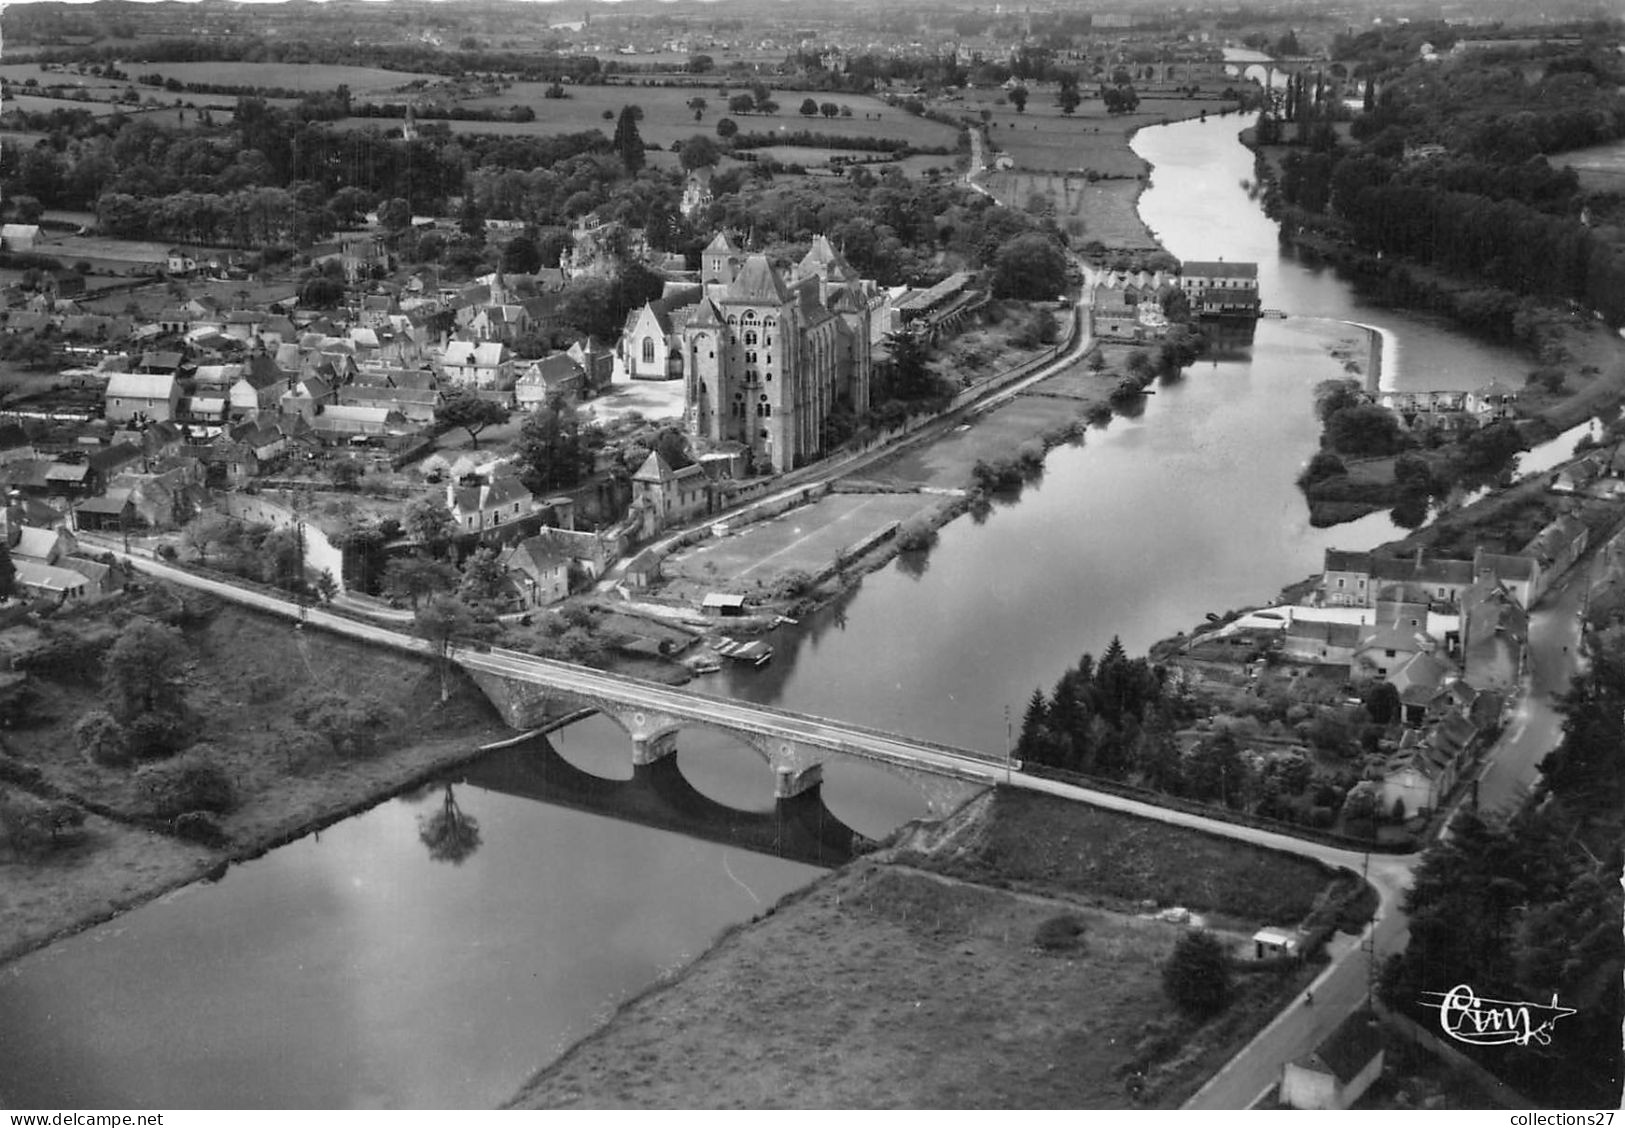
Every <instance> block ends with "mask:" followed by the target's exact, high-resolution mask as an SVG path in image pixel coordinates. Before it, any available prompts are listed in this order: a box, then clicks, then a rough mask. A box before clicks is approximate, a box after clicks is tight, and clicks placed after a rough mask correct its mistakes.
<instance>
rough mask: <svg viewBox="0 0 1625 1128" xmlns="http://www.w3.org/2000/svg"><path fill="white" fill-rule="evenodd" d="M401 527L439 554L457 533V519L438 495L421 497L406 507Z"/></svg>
mask: <svg viewBox="0 0 1625 1128" xmlns="http://www.w3.org/2000/svg"><path fill="white" fill-rule="evenodd" d="M401 528H403V529H405V530H406V534H407V536H409V537H411V538H412V539H413V540H415V541H417V542H418V543H419V544H421V545H422V546H423V547H424V548H426V549H428V550H429V553H430V554H431V555H433V556H439V555H440V554H441V553H442V552H443V551H444V550H445V547H446V545H448V544H450V543H451V540H452V538H453V537H455V536H456V535H457V519H456V518H455V517H453V516H452V515H451V510H449V509H447V508H446V505H445V503H444V502H443V501H441V500H440V499H439V498H437V497H420V498H418V499H417V500H415V501H413V502H412V503H411V504H410V505H408V506H407V507H406V512H405V513H404V514H403V515H402V517H401Z"/></svg>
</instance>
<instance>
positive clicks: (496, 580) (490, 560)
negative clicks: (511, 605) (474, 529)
mask: <svg viewBox="0 0 1625 1128" xmlns="http://www.w3.org/2000/svg"><path fill="white" fill-rule="evenodd" d="M508 590H509V589H508V578H507V576H506V574H504V572H503V570H502V566H501V565H500V564H498V563H497V550H496V549H495V548H490V547H486V548H481V549H479V550H478V551H477V552H475V553H474V554H473V555H472V556H470V557H469V558H468V561H467V563H465V564H464V565H463V578H462V581H461V582H460V583H459V584H458V585H457V598H458V599H461V600H462V601H463V602H464V603H465V604H467V605H468V606H469V607H470V608H482V607H495V606H497V605H498V604H500V603H501V602H502V601H503V598H504V597H505V596H506V594H507V592H508Z"/></svg>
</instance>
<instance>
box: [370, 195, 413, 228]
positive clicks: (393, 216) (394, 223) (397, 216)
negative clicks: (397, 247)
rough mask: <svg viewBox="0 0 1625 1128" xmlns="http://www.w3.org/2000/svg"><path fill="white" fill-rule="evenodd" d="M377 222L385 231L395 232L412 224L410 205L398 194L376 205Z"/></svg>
mask: <svg viewBox="0 0 1625 1128" xmlns="http://www.w3.org/2000/svg"><path fill="white" fill-rule="evenodd" d="M378 223H379V226H381V227H382V228H383V229H384V230H385V231H387V232H389V233H391V234H397V233H399V232H402V231H405V230H406V229H407V228H408V227H410V226H412V207H411V205H410V204H408V203H407V202H406V201H405V200H403V199H401V198H400V197H399V196H397V197H395V198H394V199H391V200H386V201H385V202H384V203H382V204H379V205H378Z"/></svg>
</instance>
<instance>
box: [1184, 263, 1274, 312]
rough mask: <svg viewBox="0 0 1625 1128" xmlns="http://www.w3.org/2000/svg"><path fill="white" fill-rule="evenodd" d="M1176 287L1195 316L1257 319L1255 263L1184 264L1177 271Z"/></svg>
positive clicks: (1256, 267)
mask: <svg viewBox="0 0 1625 1128" xmlns="http://www.w3.org/2000/svg"><path fill="white" fill-rule="evenodd" d="M1179 288H1180V289H1182V290H1184V291H1185V297H1186V298H1187V299H1188V300H1189V301H1190V311H1191V313H1192V314H1193V315H1195V316H1197V317H1257V316H1258V308H1259V297H1258V264H1257V263H1256V262H1224V261H1223V260H1220V261H1219V262H1187V263H1185V264H1184V265H1183V266H1182V267H1181V268H1180V274H1179Z"/></svg>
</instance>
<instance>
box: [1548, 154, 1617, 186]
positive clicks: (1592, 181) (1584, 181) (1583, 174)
mask: <svg viewBox="0 0 1625 1128" xmlns="http://www.w3.org/2000/svg"><path fill="white" fill-rule="evenodd" d="M1552 163H1553V164H1555V165H1564V166H1567V167H1568V168H1572V169H1573V170H1574V171H1575V172H1576V173H1577V174H1579V177H1580V185H1581V187H1583V188H1585V189H1586V190H1587V191H1590V192H1625V141H1614V142H1611V143H1610V144H1607V145H1593V146H1592V147H1591V148H1589V149H1575V150H1573V151H1572V152H1568V153H1560V154H1557V155H1556V156H1554V157H1552Z"/></svg>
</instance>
